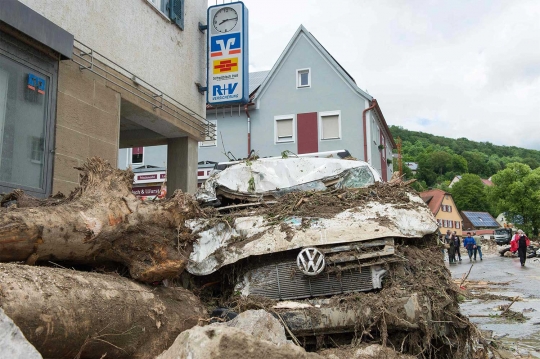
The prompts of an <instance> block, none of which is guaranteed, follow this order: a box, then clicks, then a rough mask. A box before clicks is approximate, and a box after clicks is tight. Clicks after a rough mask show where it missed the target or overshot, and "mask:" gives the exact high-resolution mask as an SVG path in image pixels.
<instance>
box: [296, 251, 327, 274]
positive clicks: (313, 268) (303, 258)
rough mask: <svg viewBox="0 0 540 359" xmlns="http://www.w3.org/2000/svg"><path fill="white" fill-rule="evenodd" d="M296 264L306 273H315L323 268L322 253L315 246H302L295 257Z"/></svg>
mask: <svg viewBox="0 0 540 359" xmlns="http://www.w3.org/2000/svg"><path fill="white" fill-rule="evenodd" d="M296 265H297V266H298V269H300V270H301V271H302V273H304V274H306V275H317V274H319V273H321V272H322V271H323V269H324V266H325V262H324V254H322V253H321V252H320V251H319V250H318V249H316V248H304V249H302V251H301V252H300V253H299V254H298V257H296Z"/></svg>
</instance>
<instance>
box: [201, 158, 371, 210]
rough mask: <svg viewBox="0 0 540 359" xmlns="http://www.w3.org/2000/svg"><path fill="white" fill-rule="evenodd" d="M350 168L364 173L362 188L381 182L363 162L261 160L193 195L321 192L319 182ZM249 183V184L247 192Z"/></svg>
mask: <svg viewBox="0 0 540 359" xmlns="http://www.w3.org/2000/svg"><path fill="white" fill-rule="evenodd" d="M353 168H365V169H366V170H367V171H366V174H367V176H366V178H365V180H366V182H365V183H362V187H365V186H368V185H370V184H373V183H375V182H380V181H381V176H380V175H379V173H378V172H377V171H376V170H375V169H374V168H373V167H371V166H370V165H369V164H368V163H366V162H363V161H345V160H342V159H335V158H308V157H299V158H294V157H291V158H286V159H285V158H261V159H258V160H255V161H250V162H242V163H238V164H236V165H234V166H231V167H229V168H227V169H225V170H223V171H221V172H219V173H216V174H214V175H212V176H211V177H210V178H209V179H208V180H206V182H205V183H204V186H203V187H202V188H201V189H200V190H199V192H198V193H197V198H198V199H199V200H200V201H212V200H215V197H216V194H215V188H218V187H219V188H225V189H227V190H229V191H234V192H237V193H239V194H250V195H264V194H266V193H268V192H271V191H279V190H280V189H284V188H285V189H290V188H292V187H296V186H300V185H303V187H302V190H318V191H322V190H325V189H326V186H325V185H324V183H323V181H325V180H326V179H330V178H335V177H336V176H340V175H343V174H344V173H346V172H345V171H347V170H350V169H353ZM369 173H371V176H369ZM368 177H370V178H368ZM250 180H251V181H252V182H253V188H251V189H250V188H249V187H250Z"/></svg>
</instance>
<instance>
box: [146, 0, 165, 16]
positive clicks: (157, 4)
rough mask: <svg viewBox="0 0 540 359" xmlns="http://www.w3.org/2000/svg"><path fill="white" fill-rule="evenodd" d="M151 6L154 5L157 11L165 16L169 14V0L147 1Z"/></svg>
mask: <svg viewBox="0 0 540 359" xmlns="http://www.w3.org/2000/svg"><path fill="white" fill-rule="evenodd" d="M147 1H148V2H149V3H150V4H152V5H154V7H155V8H156V9H158V10H159V11H161V12H162V13H163V14H166V13H167V8H166V6H167V0H147Z"/></svg>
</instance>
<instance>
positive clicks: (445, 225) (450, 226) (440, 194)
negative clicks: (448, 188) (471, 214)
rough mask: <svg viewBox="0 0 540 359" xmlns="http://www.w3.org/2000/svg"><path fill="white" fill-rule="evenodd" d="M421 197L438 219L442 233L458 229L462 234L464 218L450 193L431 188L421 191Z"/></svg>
mask: <svg viewBox="0 0 540 359" xmlns="http://www.w3.org/2000/svg"><path fill="white" fill-rule="evenodd" d="M420 197H421V198H422V199H423V200H424V202H425V203H426V204H427V205H428V207H429V209H430V210H431V212H432V213H433V215H434V216H435V218H436V219H437V224H438V225H439V228H440V231H441V233H443V234H444V233H446V231H447V230H451V231H452V232H453V231H456V234H457V235H458V236H461V235H462V230H463V219H462V218H461V215H460V214H459V211H458V209H457V207H456V204H455V203H454V199H453V198H452V195H451V194H450V193H448V192H445V191H443V190H440V189H430V190H429V191H424V192H421V193H420Z"/></svg>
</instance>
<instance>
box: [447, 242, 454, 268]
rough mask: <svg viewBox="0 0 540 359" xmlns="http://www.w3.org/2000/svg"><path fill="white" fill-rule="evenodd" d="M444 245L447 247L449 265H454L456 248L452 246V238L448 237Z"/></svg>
mask: <svg viewBox="0 0 540 359" xmlns="http://www.w3.org/2000/svg"><path fill="white" fill-rule="evenodd" d="M446 244H447V245H448V262H449V263H450V264H456V247H455V245H454V238H453V237H452V236H450V237H449V238H448V240H447V242H446Z"/></svg>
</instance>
